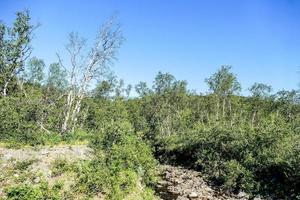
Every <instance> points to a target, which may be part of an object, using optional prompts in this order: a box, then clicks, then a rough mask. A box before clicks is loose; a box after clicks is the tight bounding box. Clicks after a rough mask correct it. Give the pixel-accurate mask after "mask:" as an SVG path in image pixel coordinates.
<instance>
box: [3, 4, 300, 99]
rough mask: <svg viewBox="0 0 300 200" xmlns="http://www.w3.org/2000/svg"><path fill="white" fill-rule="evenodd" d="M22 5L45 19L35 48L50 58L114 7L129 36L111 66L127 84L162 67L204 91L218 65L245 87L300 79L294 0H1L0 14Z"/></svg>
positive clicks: (90, 34)
mask: <svg viewBox="0 0 300 200" xmlns="http://www.w3.org/2000/svg"><path fill="white" fill-rule="evenodd" d="M25 8H27V9H29V10H30V11H31V15H32V22H33V23H37V22H40V23H41V24H42V26H41V27H39V28H38V29H37V30H36V31H35V39H34V41H33V47H34V51H33V55H34V56H37V57H39V58H43V59H44V60H45V62H46V63H47V64H50V63H51V62H54V61H56V56H55V53H56V52H58V53H60V52H63V51H64V44H66V42H67V35H68V33H69V32H71V31H78V32H79V33H80V34H81V35H82V36H83V37H85V38H87V39H88V40H89V41H93V39H94V36H95V33H96V31H97V29H98V27H99V26H100V25H101V24H102V23H103V22H105V20H106V19H107V18H108V17H109V16H110V15H112V14H113V13H115V12H118V13H119V14H118V16H119V21H120V23H121V24H122V29H123V32H124V36H125V38H126V41H125V43H124V44H123V46H122V48H121V49H120V52H119V54H118V61H117V62H116V63H115V65H114V66H113V68H112V69H113V71H114V72H115V73H116V74H117V75H118V77H120V78H122V79H124V80H125V82H126V83H127V84H129V83H130V84H135V83H137V82H139V81H141V80H143V81H146V82H148V83H149V84H151V83H152V81H153V79H154V76H155V75H156V73H157V72H158V71H162V72H169V73H171V74H173V75H174V76H175V77H176V78H177V79H181V80H187V81H188V83H189V88H190V89H196V90H197V91H198V92H200V91H201V92H205V91H207V87H206V85H205V83H204V80H205V78H207V77H209V76H210V75H211V74H212V73H214V72H215V71H216V70H217V69H218V68H219V67H220V65H223V64H226V65H232V66H233V72H234V73H236V74H237V75H238V80H239V81H240V82H241V84H242V88H243V93H244V94H247V92H245V91H246V90H247V88H249V87H250V85H251V84H252V83H254V82H262V83H266V84H270V85H272V86H273V88H274V90H275V91H276V90H279V89H297V88H298V83H299V82H300V74H299V73H298V72H299V71H300V67H299V66H300V1H299V0H194V1H192V0H186V1H184V0H151V1H150V0H148V1H146V0H81V1H79V0H49V1H46V0H45V1H43V0H39V1H38V0H32V1H29V0H0V19H1V20H2V21H4V22H5V23H7V24H10V23H11V22H13V20H14V18H15V15H14V13H15V12H16V11H19V10H22V9H25Z"/></svg>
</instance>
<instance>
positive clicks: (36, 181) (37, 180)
mask: <svg viewBox="0 0 300 200" xmlns="http://www.w3.org/2000/svg"><path fill="white" fill-rule="evenodd" d="M40 180H41V179H40V177H36V178H35V179H34V180H33V182H34V183H39V182H40Z"/></svg>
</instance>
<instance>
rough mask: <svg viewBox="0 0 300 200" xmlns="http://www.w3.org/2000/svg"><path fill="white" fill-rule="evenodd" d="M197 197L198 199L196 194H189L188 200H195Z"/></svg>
mask: <svg viewBox="0 0 300 200" xmlns="http://www.w3.org/2000/svg"><path fill="white" fill-rule="evenodd" d="M197 197H198V194H197V193H196V192H191V193H190V194H189V198H191V199H194V198H197Z"/></svg>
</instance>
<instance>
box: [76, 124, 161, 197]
mask: <svg viewBox="0 0 300 200" xmlns="http://www.w3.org/2000/svg"><path fill="white" fill-rule="evenodd" d="M90 145H91V147H92V148H93V150H94V153H95V155H96V159H95V160H93V161H91V162H90V163H89V164H88V165H85V166H83V168H82V169H81V170H80V173H79V174H80V176H79V178H78V184H79V186H78V188H80V190H81V192H83V191H84V192H87V193H91V192H92V193H94V194H97V193H104V194H105V195H106V196H107V198H109V199H123V198H124V197H125V196H127V195H129V194H130V192H132V191H134V190H135V189H136V188H137V185H138V183H139V182H140V184H143V185H147V186H150V185H151V184H152V183H153V182H154V181H155V165H156V162H155V160H154V158H153V156H152V152H151V149H150V148H149V147H148V146H147V145H146V144H145V143H144V142H143V141H142V140H141V138H139V137H138V136H137V135H135V134H134V133H133V130H132V128H131V125H130V123H128V122H112V123H109V124H107V125H106V126H105V127H103V128H102V129H101V131H100V133H99V134H96V135H95V136H94V138H93V140H92V141H91V144H90ZM149 194H150V193H149Z"/></svg>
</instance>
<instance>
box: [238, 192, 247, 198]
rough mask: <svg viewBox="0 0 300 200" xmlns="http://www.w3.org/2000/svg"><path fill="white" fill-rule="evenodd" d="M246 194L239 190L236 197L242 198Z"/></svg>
mask: <svg viewBox="0 0 300 200" xmlns="http://www.w3.org/2000/svg"><path fill="white" fill-rule="evenodd" d="M248 196H249V195H248V194H247V193H245V192H239V193H238V195H237V197H238V198H244V197H248Z"/></svg>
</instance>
